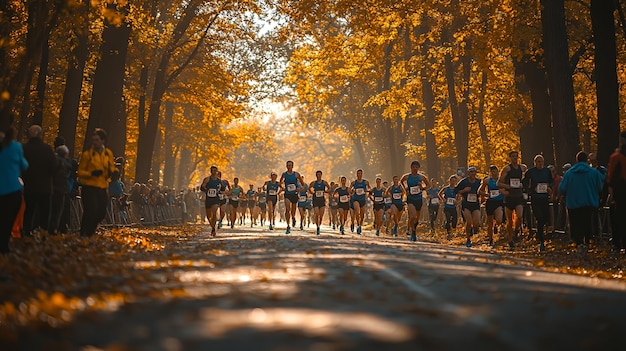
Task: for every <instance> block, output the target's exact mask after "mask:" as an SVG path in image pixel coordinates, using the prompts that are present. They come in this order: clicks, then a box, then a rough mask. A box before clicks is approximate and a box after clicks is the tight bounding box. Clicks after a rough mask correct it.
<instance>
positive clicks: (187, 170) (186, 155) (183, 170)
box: [178, 147, 192, 189]
mask: <svg viewBox="0 0 626 351" xmlns="http://www.w3.org/2000/svg"><path fill="white" fill-rule="evenodd" d="M191 172H192V169H191V150H190V149H189V148H187V147H183V148H181V150H180V161H179V163H178V189H185V188H187V187H188V186H189V181H190V179H189V175H190V174H191Z"/></svg>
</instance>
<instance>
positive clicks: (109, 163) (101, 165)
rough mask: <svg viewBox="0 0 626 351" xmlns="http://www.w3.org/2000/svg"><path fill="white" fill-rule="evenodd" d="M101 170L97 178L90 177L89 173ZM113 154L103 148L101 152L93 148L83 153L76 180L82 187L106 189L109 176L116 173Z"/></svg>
mask: <svg viewBox="0 0 626 351" xmlns="http://www.w3.org/2000/svg"><path fill="white" fill-rule="evenodd" d="M97 170H101V171H102V174H101V175H99V176H92V175H91V172H93V171H97ZM116 170H117V168H116V167H115V159H114V158H113V152H111V150H109V149H107V148H104V150H103V151H100V152H98V151H96V150H94V149H93V148H91V149H89V150H86V151H83V155H82V156H81V157H80V162H79V163H78V178H79V180H80V183H81V184H82V185H89V186H93V187H96V188H101V189H108V187H109V178H110V174H111V172H113V171H116Z"/></svg>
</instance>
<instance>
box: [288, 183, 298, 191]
mask: <svg viewBox="0 0 626 351" xmlns="http://www.w3.org/2000/svg"><path fill="white" fill-rule="evenodd" d="M287 191H296V185H295V184H287Z"/></svg>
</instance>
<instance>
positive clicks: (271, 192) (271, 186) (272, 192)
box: [266, 181, 280, 196]
mask: <svg viewBox="0 0 626 351" xmlns="http://www.w3.org/2000/svg"><path fill="white" fill-rule="evenodd" d="M279 187H280V184H279V183H278V182H275V183H272V182H271V181H270V182H267V187H266V188H267V196H276V195H278V188H279Z"/></svg>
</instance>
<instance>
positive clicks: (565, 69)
mask: <svg viewBox="0 0 626 351" xmlns="http://www.w3.org/2000/svg"><path fill="white" fill-rule="evenodd" d="M541 6H542V10H541V23H542V31H543V50H544V53H545V55H544V61H545V66H546V71H547V73H548V86H549V88H550V102H551V108H552V123H553V127H554V145H555V150H556V152H555V154H556V161H557V162H559V163H563V162H567V161H572V160H573V159H574V156H575V155H576V152H578V150H580V134H579V129H578V121H577V119H576V108H575V105H574V86H573V81H572V73H571V69H570V64H569V62H570V60H569V45H568V43H567V28H566V27H565V5H564V0H541Z"/></svg>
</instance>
